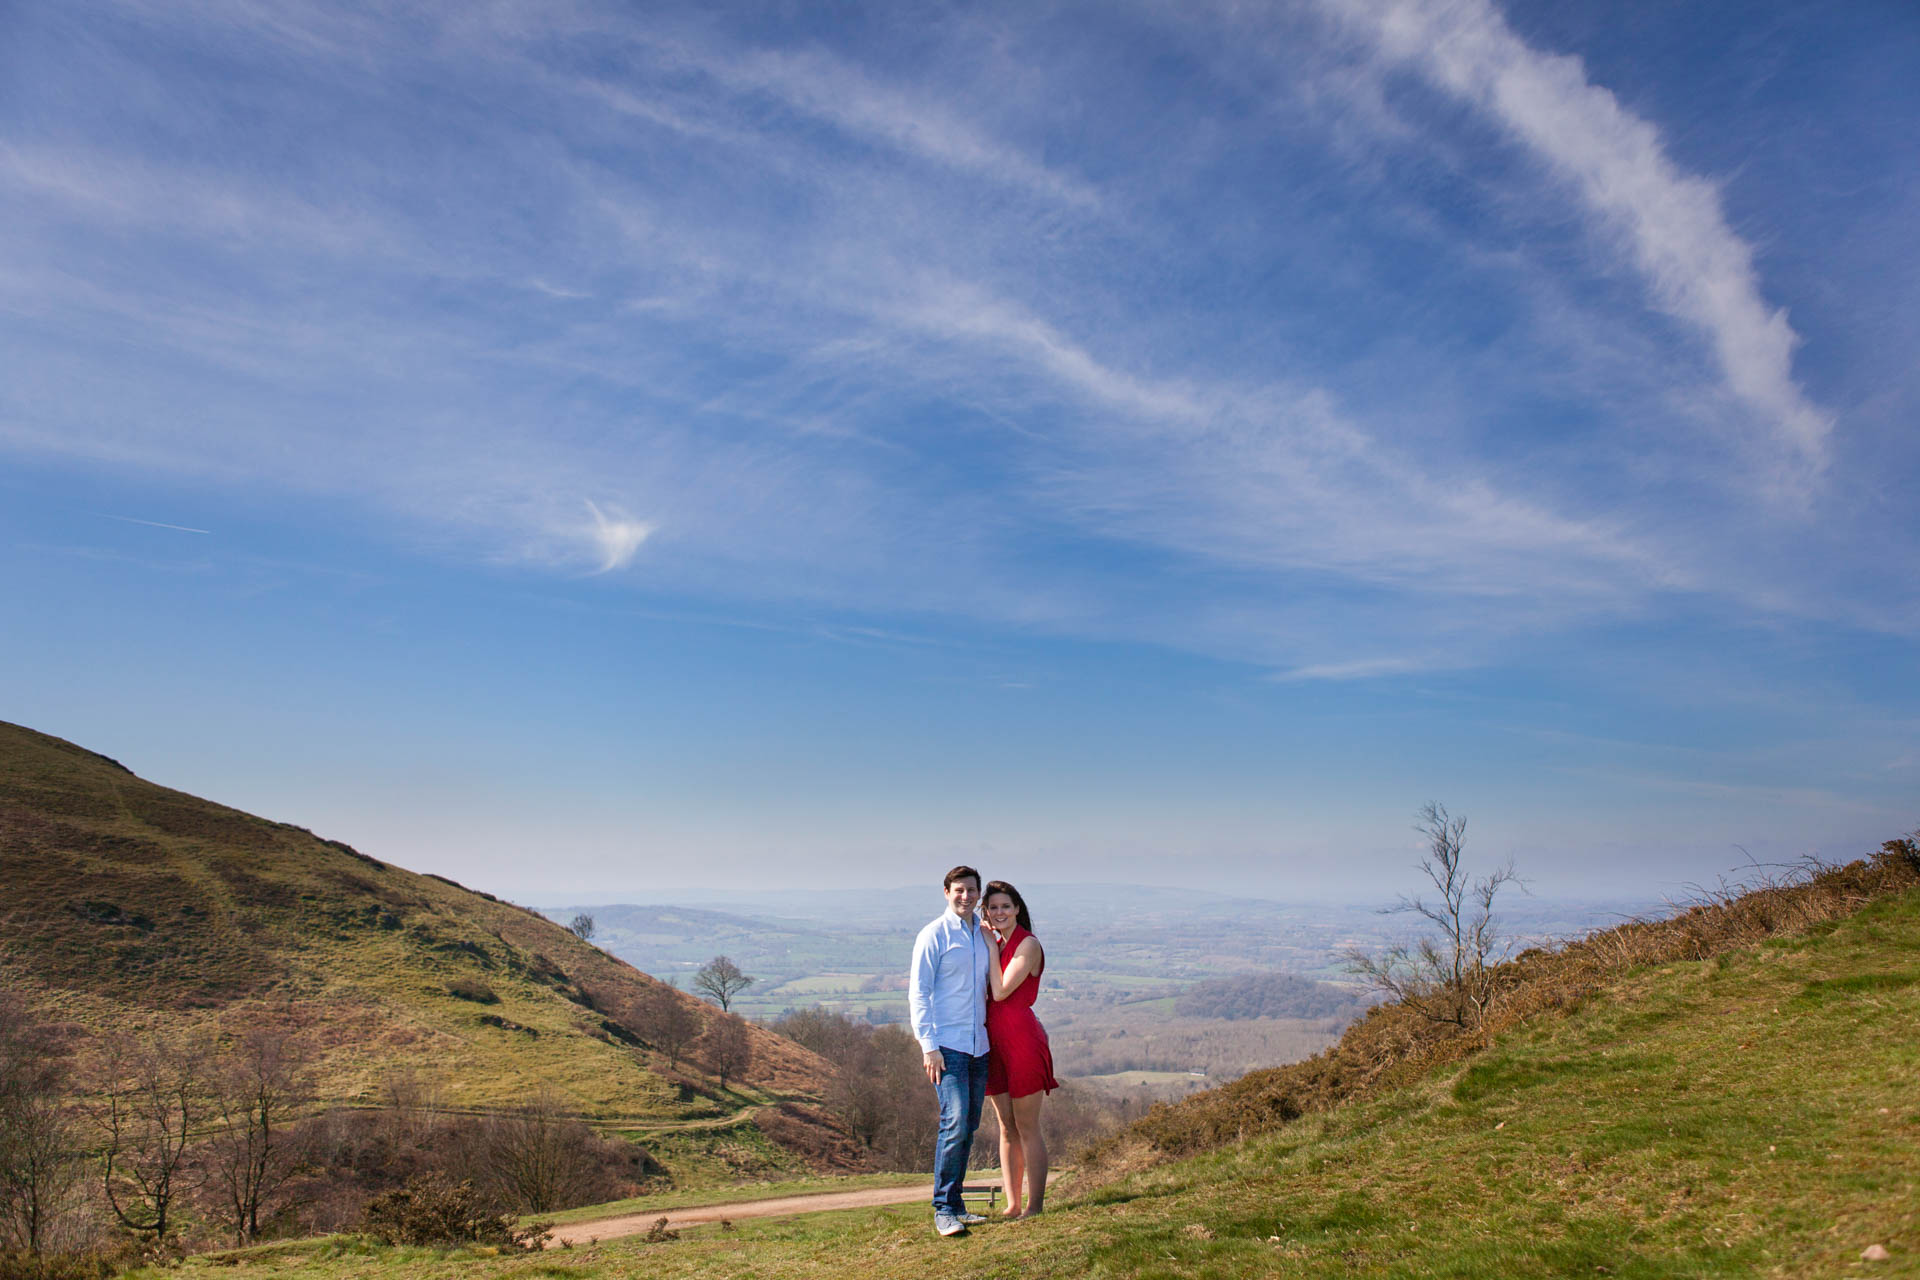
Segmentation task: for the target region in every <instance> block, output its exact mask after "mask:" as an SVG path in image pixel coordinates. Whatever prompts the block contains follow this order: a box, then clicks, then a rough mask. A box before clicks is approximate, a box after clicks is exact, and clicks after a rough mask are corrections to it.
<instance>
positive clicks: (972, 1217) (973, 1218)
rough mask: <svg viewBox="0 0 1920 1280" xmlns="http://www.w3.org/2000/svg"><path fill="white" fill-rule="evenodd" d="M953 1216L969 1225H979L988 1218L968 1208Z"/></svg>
mask: <svg viewBox="0 0 1920 1280" xmlns="http://www.w3.org/2000/svg"><path fill="white" fill-rule="evenodd" d="M953 1216H954V1217H956V1218H958V1219H960V1221H961V1222H962V1223H964V1224H965V1225H967V1226H969V1227H977V1226H979V1225H980V1224H981V1223H983V1222H985V1221H986V1218H985V1217H983V1216H981V1215H980V1214H977V1213H971V1212H968V1211H966V1210H962V1211H961V1212H959V1213H956V1214H954V1215H953Z"/></svg>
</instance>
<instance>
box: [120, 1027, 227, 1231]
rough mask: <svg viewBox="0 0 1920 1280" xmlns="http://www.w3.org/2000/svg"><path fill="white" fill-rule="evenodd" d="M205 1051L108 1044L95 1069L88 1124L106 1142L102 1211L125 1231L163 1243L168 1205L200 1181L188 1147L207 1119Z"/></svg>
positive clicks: (147, 1043)
mask: <svg viewBox="0 0 1920 1280" xmlns="http://www.w3.org/2000/svg"><path fill="white" fill-rule="evenodd" d="M210 1084H211V1082H210V1081H209V1079H208V1072H207V1060H206V1055H205V1052H204V1050H202V1049H200V1048H199V1047H197V1046H167V1045H163V1044H161V1043H159V1042H158V1041H156V1040H153V1039H145V1040H141V1041H138V1042H134V1043H126V1042H123V1043H121V1044H118V1045H115V1046H112V1047H111V1048H110V1049H109V1050H108V1053H107V1056H106V1059H105V1062H104V1064H103V1066H102V1068H101V1071H100V1083H99V1088H98V1091H97V1095H96V1096H97V1098H98V1102H97V1104H96V1105H95V1107H94V1120H95V1123H96V1124H98V1125H99V1127H100V1129H101V1131H102V1133H103V1135H104V1138H105V1142H104V1146H103V1148H102V1151H101V1178H102V1182H103V1184H104V1190H105V1192H106V1199H107V1205H108V1207H109V1208H111V1209H112V1210H113V1216H114V1217H115V1218H117V1219H119V1221H120V1225H121V1226H123V1227H126V1228H127V1229H128V1230H129V1231H134V1232H138V1233H141V1234H144V1235H151V1236H152V1237H153V1238H154V1239H155V1240H165V1239H167V1238H168V1236H169V1234H170V1233H171V1232H172V1231H173V1229H174V1226H175V1222H174V1212H173V1211H174V1206H175V1203H176V1202H177V1201H178V1200H179V1199H180V1198H181V1196H182V1195H183V1194H185V1193H190V1192H192V1191H193V1190H195V1189H197V1188H198V1186H199V1184H200V1182H201V1180H202V1177H201V1176H200V1175H199V1174H198V1172H197V1171H196V1170H195V1169H194V1168H193V1166H191V1165H190V1164H189V1163H188V1161H187V1144H188V1142H189V1140H190V1139H191V1138H192V1136H193V1135H194V1133H195V1132H196V1131H197V1130H199V1129H200V1127H201V1126H202V1125H203V1124H204V1123H205V1122H206V1121H207V1119H208V1118H209V1117H210V1116H211V1115H212V1113H213V1102H212V1099H211V1098H210V1097H209V1096H208V1089H209V1087H210Z"/></svg>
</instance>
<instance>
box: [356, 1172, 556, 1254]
mask: <svg viewBox="0 0 1920 1280" xmlns="http://www.w3.org/2000/svg"><path fill="white" fill-rule="evenodd" d="M360 1229H361V1231H363V1232H364V1233H365V1234H367V1235H369V1236H371V1237H373V1238H374V1239H375V1240H378V1241H380V1243H382V1244H412V1245H426V1246H432V1247H440V1248H445V1247H447V1246H450V1245H462V1244H491V1245H499V1246H500V1247H502V1248H506V1249H528V1250H532V1249H540V1248H544V1247H545V1245H546V1242H547V1239H548V1237H550V1236H551V1235H552V1234H553V1232H552V1230H551V1229H550V1226H549V1224H547V1223H534V1224H532V1225H530V1226H527V1227H521V1226H518V1225H516V1222H515V1219H514V1216H513V1215H512V1214H510V1213H497V1212H495V1211H493V1210H492V1209H491V1208H489V1207H488V1206H487V1205H485V1204H484V1203H482V1201H481V1198H480V1194H479V1192H477V1191H475V1190H474V1189H473V1184H472V1183H471V1182H450V1181H448V1180H447V1179H446V1178H444V1177H442V1176H441V1175H439V1174H437V1173H430V1174H426V1175H424V1176H422V1177H418V1178H412V1179H409V1180H408V1182H407V1185H405V1186H404V1187H400V1188H398V1189H397V1190H394V1191H388V1192H386V1193H385V1194H383V1195H377V1196H375V1197H374V1198H373V1199H371V1200H369V1201H367V1210H366V1215H365V1217H364V1218H363V1219H362V1221H361V1225H360Z"/></svg>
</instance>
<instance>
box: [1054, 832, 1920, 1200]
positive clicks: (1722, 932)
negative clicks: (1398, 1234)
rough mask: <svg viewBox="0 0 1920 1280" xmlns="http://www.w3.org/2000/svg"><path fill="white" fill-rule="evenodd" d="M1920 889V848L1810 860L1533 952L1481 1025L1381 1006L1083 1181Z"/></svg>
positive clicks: (1150, 1129) (1111, 1158)
mask: <svg viewBox="0 0 1920 1280" xmlns="http://www.w3.org/2000/svg"><path fill="white" fill-rule="evenodd" d="M1916 835H1920V833H1916ZM1915 886H1920V841H1917V840H1916V839H1915V838H1913V837H1908V838H1905V839H1899V840H1889V841H1887V842H1886V844H1884V845H1883V846H1881V849H1880V851H1879V852H1878V853H1876V854H1874V855H1873V856H1872V857H1871V858H1867V859H1862V860H1860V861H1857V862H1850V863H1847V864H1846V865H1844V866H1834V865H1831V864H1821V863H1816V862H1809V863H1806V864H1804V865H1802V866H1799V867H1795V868H1792V869H1789V870H1786V871H1784V872H1778V873H1773V874H1768V875H1765V876H1763V877H1762V879H1761V881H1760V883H1758V884H1755V885H1751V886H1734V885H1726V884H1722V885H1720V886H1718V887H1716V888H1714V889H1707V890H1701V891H1700V892H1699V893H1698V894H1697V896H1696V899H1695V900H1694V901H1692V902H1690V903H1687V904H1684V905H1683V906H1682V907H1681V908H1680V909H1678V910H1676V911H1675V912H1674V914H1672V915H1670V916H1667V917H1665V918H1662V919H1655V920H1630V921H1627V922H1626V923H1624V924H1620V925H1616V926H1614V927H1613V928H1610V929H1603V930H1599V931H1596V932H1594V933H1591V934H1588V935H1587V936H1585V937H1583V938H1580V939H1579V940H1577V941H1574V942H1571V943H1568V944H1566V945H1565V946H1562V947H1558V948H1555V949H1552V950H1546V949H1540V950H1533V951H1527V952H1525V953H1523V954H1521V955H1519V956H1517V957H1515V958H1514V959H1512V960H1510V961H1508V962H1506V963H1505V964H1502V965H1500V966H1498V968H1497V969H1496V970H1495V971H1494V985H1493V998H1492V1001H1491V1002H1490V1004H1489V1006H1488V1009H1487V1013H1486V1016H1485V1018H1484V1020H1483V1021H1482V1022H1481V1023H1480V1024H1479V1025H1478V1026H1475V1027H1472V1028H1461V1027H1456V1026H1453V1025H1451V1024H1447V1023H1439V1022H1434V1021H1432V1020H1430V1019H1428V1018H1426V1017H1423V1016H1421V1015H1420V1013H1419V1012H1418V1011H1417V1010H1415V1009H1412V1008H1410V1007H1408V1006H1407V1005H1405V1004H1386V1005H1380V1006H1377V1007H1376V1008H1374V1009H1373V1010H1372V1011H1371V1012H1370V1013H1369V1014H1368V1015H1367V1016H1366V1017H1365V1018H1364V1019H1362V1020H1361V1021H1359V1022H1357V1023H1355V1024H1354V1025H1353V1026H1352V1027H1350V1028H1349V1029H1348V1030H1347V1032H1346V1034H1345V1035H1344V1036H1342V1037H1341V1039H1340V1041H1339V1042H1338V1043H1337V1044H1335V1045H1334V1046H1333V1047H1332V1048H1330V1049H1328V1050H1326V1051H1325V1052H1324V1053H1321V1054H1319V1055H1317V1056H1316V1057H1313V1058H1309V1059H1307V1060H1306V1061H1303V1062H1296V1063H1291V1064H1289V1065H1287V1066H1283V1067H1272V1068H1268V1069H1266V1070H1262V1071H1254V1072H1249V1073H1248V1074H1247V1075H1245V1076H1243V1077H1241V1078H1240V1079H1239V1080H1236V1081H1234V1082H1233V1083H1232V1084H1228V1085H1224V1086H1222V1087H1221V1088H1218V1089H1213V1090H1209V1091H1208V1092H1206V1093H1202V1094H1198V1095H1196V1096H1194V1097H1191V1098H1187V1099H1184V1100H1182V1101H1180V1102H1177V1103H1170V1104H1163V1105H1161V1106H1157V1107H1155V1108H1154V1109H1153V1110H1152V1111H1150V1112H1149V1113H1148V1114H1147V1115H1146V1116H1145V1117H1144V1118H1142V1119H1141V1120H1139V1121H1137V1122H1136V1123H1134V1124H1133V1125H1132V1126H1130V1127H1129V1128H1127V1129H1126V1130H1123V1131H1122V1132H1121V1133H1119V1134H1117V1135H1115V1136H1114V1137H1112V1138H1109V1139H1107V1140H1106V1141H1104V1142H1102V1143H1100V1144H1098V1145H1097V1146H1095V1147H1094V1148H1093V1149H1092V1150H1091V1151H1089V1152H1088V1153H1087V1154H1086V1157H1085V1159H1084V1161H1083V1166H1082V1169H1083V1172H1082V1177H1083V1178H1084V1179H1085V1181H1083V1182H1082V1183H1081V1184H1080V1185H1081V1186H1082V1187H1084V1186H1086V1185H1089V1184H1092V1183H1099V1182H1105V1181H1107V1180H1110V1179H1111V1178H1114V1177H1117V1176H1120V1175H1121V1174H1124V1173H1127V1172H1131V1171H1133V1170H1136V1169H1140V1168H1144V1167H1147V1166H1149V1165H1153V1164H1157V1163H1160V1162H1161V1161H1164V1160H1170V1159H1174V1158H1176V1157H1179V1156H1184V1155H1190V1154H1192V1153H1195V1152H1198V1151H1205V1150H1209V1149H1212V1148H1215V1147H1219V1146H1221V1145H1223V1144H1226V1143H1229V1142H1234V1141H1237V1140H1240V1139H1244V1138H1246V1137H1249V1136H1251V1135H1253V1134H1257V1133H1263V1132H1267V1131H1269V1130H1272V1129H1276V1128H1279V1127H1280V1126H1281V1125H1284V1124H1286V1123H1288V1122H1289V1121H1291V1120H1295V1119H1297V1118H1299V1117H1300V1116H1302V1115H1306V1114H1309V1113H1312V1112H1318V1111H1325V1110H1328V1109H1330V1108H1332V1107H1335V1106H1338V1105H1340V1104H1342V1103H1345V1102H1349V1101H1354V1100H1357V1099H1363V1098H1367V1097H1371V1096H1373V1095H1375V1094H1377V1093H1380V1092H1382V1091H1383V1090H1386V1089H1389V1088H1393V1087H1395V1086H1397V1085H1401V1084H1405V1083H1409V1082H1411V1081H1413V1080H1415V1079H1417V1078H1419V1077H1420V1076H1421V1075H1424V1074H1425V1073H1426V1072H1428V1071H1430V1070H1431V1069H1432V1068H1434V1067H1436V1066H1440V1065H1443V1064H1445V1063H1448V1062H1456V1061H1460V1060H1462V1059H1464V1058H1467V1057H1468V1056H1470V1055H1472V1054H1474V1053H1476V1052H1477V1051H1479V1050H1480V1049H1482V1048H1484V1047H1485V1046H1486V1045H1487V1044H1489V1043H1490V1042H1491V1041H1492V1039H1493V1038H1494V1037H1495V1036H1497V1035H1499V1034H1500V1033H1501V1032H1502V1031H1505V1030H1508V1029H1510V1028H1512V1027H1514V1026H1516V1025H1518V1024H1520V1023H1524V1022H1526V1021H1528V1020H1530V1019H1533V1018H1538V1017H1542V1016H1547V1015H1552V1014H1557V1013H1562V1012H1565V1011H1567V1010H1571V1009H1573V1008H1574V1007H1576V1006H1578V1005H1579V1004H1581V1003H1582V1002H1583V1001H1585V1000H1587V999H1588V998H1590V997H1592V996H1593V995H1595V994H1597V993H1599V992H1601V991H1603V990H1605V989H1606V988H1608V987H1610V986H1612V985H1613V984H1615V983H1617V982H1618V981H1619V980H1620V979H1621V978H1623V977H1624V976H1625V975H1627V974H1628V973H1629V972H1631V971H1633V970H1636V969H1641V968H1645V967H1647V966H1650V965H1661V964H1671V963H1674V962H1676V961H1686V960H1707V959H1711V958H1713V957H1714V956H1717V955H1721V954H1723V953H1726V952H1729V951H1733V950H1736V949H1739V948H1743V947H1749V946H1753V945H1754V944H1756V943H1759V942H1762V941H1764V940H1765V939H1768V938H1773V937H1782V936H1792V935H1796V934H1802V933H1805V932H1807V931H1808V930H1811V929H1815V928H1818V927H1820V926H1822V925H1825V924H1828V923H1830V922H1832V921H1836V920H1839V919H1841V918H1842V917H1845V916H1848V915H1851V914H1853V913H1854V912H1856V911H1858V910H1860V909H1861V908H1862V907H1864V906H1866V905H1867V904H1869V903H1871V902H1873V901H1875V900H1877V899H1880V898H1884V897H1888V896H1890V895H1893V894H1898V893H1903V892H1905V891H1907V890H1910V889H1912V888H1914V887H1915Z"/></svg>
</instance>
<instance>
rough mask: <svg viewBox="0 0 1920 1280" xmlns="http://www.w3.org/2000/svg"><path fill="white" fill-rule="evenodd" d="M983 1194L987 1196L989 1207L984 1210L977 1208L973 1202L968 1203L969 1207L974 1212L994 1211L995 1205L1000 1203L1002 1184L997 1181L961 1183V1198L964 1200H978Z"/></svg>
mask: <svg viewBox="0 0 1920 1280" xmlns="http://www.w3.org/2000/svg"><path fill="white" fill-rule="evenodd" d="M982 1196H985V1197H986V1201H987V1207H986V1208H985V1209H984V1210H981V1209H978V1208H975V1207H974V1205H973V1204H972V1203H968V1205H967V1208H968V1209H969V1210H971V1211H972V1212H974V1213H982V1212H985V1213H992V1212H993V1210H994V1207H995V1206H996V1205H998V1204H999V1203H1000V1184H999V1183H997V1182H963V1183H961V1184H960V1198H961V1199H962V1200H965V1201H969V1202H971V1201H974V1200H978V1199H979V1198H981V1197H982Z"/></svg>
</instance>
